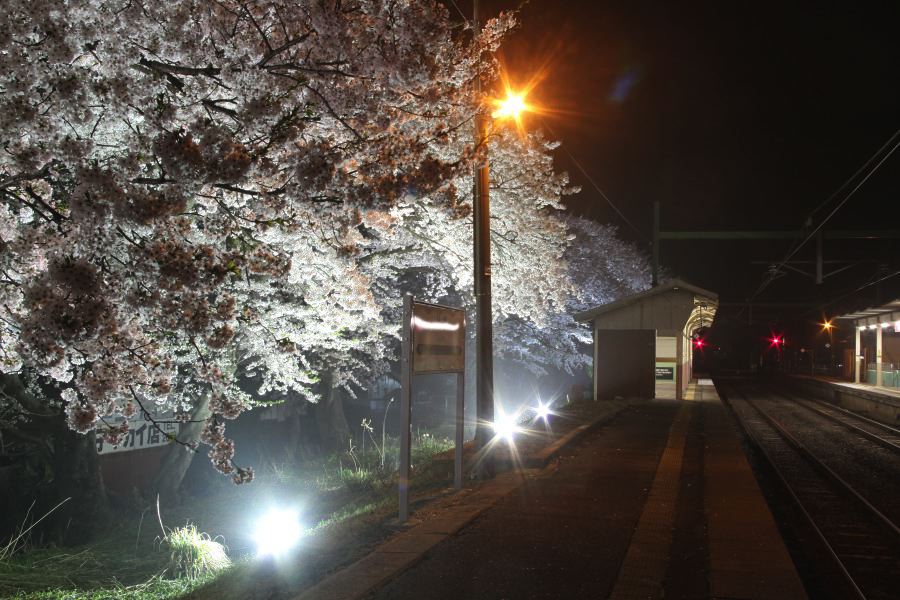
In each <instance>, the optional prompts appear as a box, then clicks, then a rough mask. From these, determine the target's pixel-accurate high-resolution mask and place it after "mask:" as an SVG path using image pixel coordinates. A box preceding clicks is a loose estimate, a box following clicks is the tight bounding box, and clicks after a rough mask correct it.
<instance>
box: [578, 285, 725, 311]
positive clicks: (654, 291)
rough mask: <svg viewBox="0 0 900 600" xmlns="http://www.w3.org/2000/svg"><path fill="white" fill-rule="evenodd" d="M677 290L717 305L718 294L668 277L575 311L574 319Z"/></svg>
mask: <svg viewBox="0 0 900 600" xmlns="http://www.w3.org/2000/svg"><path fill="white" fill-rule="evenodd" d="M679 290H685V291H688V292H691V293H692V294H694V295H695V296H701V297H702V298H704V299H706V300H709V301H710V303H712V304H715V305H717V306H718V303H719V295H718V294H716V293H714V292H710V291H709V290H705V289H703V288H700V287H697V286H695V285H693V284H690V283H688V282H686V281H684V280H683V279H669V280H668V281H665V282H663V283H661V284H659V285H657V286H656V287H652V288H650V289H647V290H644V291H643V292H638V293H637V294H632V295H631V296H626V297H625V298H620V299H619V300H616V301H614V302H610V303H608V304H601V305H600V306H596V307H594V308H591V309H589V310H586V311H583V312H580V313H576V314H575V320H576V321H591V320H593V319H594V318H595V317H597V316H599V315H602V314H604V313H608V312H612V311H614V310H618V309H620V308H624V307H626V306H630V305H632V304H636V303H638V302H642V301H644V300H646V299H648V298H651V297H653V296H656V295H659V294H665V293H667V292H675V291H679Z"/></svg>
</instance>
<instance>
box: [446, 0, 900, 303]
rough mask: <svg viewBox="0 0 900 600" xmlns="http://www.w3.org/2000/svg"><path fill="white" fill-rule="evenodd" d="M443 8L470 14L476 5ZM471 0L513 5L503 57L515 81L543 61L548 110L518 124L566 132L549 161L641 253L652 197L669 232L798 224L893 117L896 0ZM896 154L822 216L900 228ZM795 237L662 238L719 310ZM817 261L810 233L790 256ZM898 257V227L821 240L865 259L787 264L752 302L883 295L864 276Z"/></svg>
mask: <svg viewBox="0 0 900 600" xmlns="http://www.w3.org/2000/svg"><path fill="white" fill-rule="evenodd" d="M445 3H446V4H447V5H448V7H449V8H450V10H451V13H453V14H454V15H455V16H456V18H459V19H461V17H460V14H463V13H464V14H465V15H466V16H467V17H471V15H472V12H471V11H472V1H471V0H468V1H466V0H455V3H454V2H453V1H451V0H446V2H445ZM480 4H481V14H482V17H483V18H484V17H490V16H494V15H496V14H497V13H498V12H499V11H500V10H508V9H514V8H516V7H519V6H520V5H521V11H520V21H521V26H520V28H519V29H518V31H517V32H516V33H515V34H514V35H513V36H512V37H511V39H510V40H509V41H508V43H507V44H506V45H505V46H504V48H503V50H502V52H501V60H502V61H503V63H504V64H505V65H506V70H507V72H508V73H509V76H510V78H511V79H512V80H513V81H514V82H516V81H518V82H525V81H527V80H528V79H529V78H530V77H532V76H533V75H534V73H536V72H539V71H542V70H543V71H544V77H543V79H542V81H541V82H540V84H539V85H538V86H537V87H536V88H535V89H534V91H533V92H532V95H531V97H530V100H531V101H532V102H535V103H538V104H540V105H542V106H544V107H546V108H547V109H548V113H547V114H544V115H541V116H536V117H530V118H529V120H528V122H527V124H526V126H527V127H529V128H543V129H544V130H545V131H546V132H547V134H548V136H550V137H553V138H555V139H558V140H560V141H562V143H563V148H561V149H560V150H557V152H556V154H557V160H558V165H559V167H560V168H561V169H564V170H566V171H568V172H569V173H570V175H571V177H572V179H573V181H574V182H575V183H576V184H578V185H580V186H581V187H582V191H581V193H579V194H577V195H575V196H573V197H571V198H569V199H568V205H569V207H570V209H571V210H572V211H574V212H576V213H579V214H582V215H585V216H588V217H590V218H592V219H595V220H597V221H600V222H605V223H606V222H608V223H614V224H617V225H619V226H620V233H621V235H622V236H623V237H624V238H626V239H629V240H633V241H635V242H637V243H639V244H641V245H642V247H644V248H646V249H647V251H648V252H649V248H650V245H649V238H650V235H651V228H652V220H651V219H652V204H653V201H654V200H659V201H660V202H661V205H662V228H663V229H664V230H697V229H766V230H768V229H799V228H800V227H801V226H802V225H803V224H804V222H805V221H806V220H807V218H808V216H810V213H811V212H812V211H813V209H815V208H816V207H817V206H818V205H820V204H821V203H822V202H823V201H825V200H826V198H828V197H829V195H831V194H832V192H834V191H835V190H836V189H837V188H838V187H840V186H841V184H842V183H844V181H845V180H846V179H848V178H849V177H850V176H851V175H852V174H853V173H854V172H855V171H856V170H857V169H858V168H859V167H860V166H861V165H862V164H863V163H864V162H865V161H866V160H867V159H869V157H870V156H871V155H872V154H874V153H875V151H876V150H877V149H878V148H879V147H880V146H881V145H882V144H884V143H885V142H886V141H887V140H888V139H889V138H890V137H891V136H892V135H893V134H894V132H895V131H897V129H898V128H900V113H898V108H900V82H898V75H900V68H898V67H900V43H898V41H897V40H898V36H897V24H898V23H900V19H898V17H900V4H898V3H896V2H858V3H824V2H767V1H761V2H753V3H750V2H746V3H732V2H679V3H676V2H648V1H642V0H628V1H581V0H567V1H561V0H558V1H551V0H532V1H531V2H527V3H524V4H522V3H521V2H518V1H513V0H482V1H481V3H480ZM573 157H574V158H573ZM575 161H577V163H578V164H580V165H581V167H583V169H584V170H585V171H586V172H587V173H588V174H589V175H590V177H591V178H592V179H594V181H595V182H596V183H597V184H598V185H599V186H600V187H601V188H602V189H603V190H604V191H605V192H606V194H607V195H608V197H609V198H610V199H611V200H612V201H613V202H614V203H615V204H616V205H617V206H618V208H619V209H620V210H621V212H622V213H623V214H624V216H625V218H626V219H627V220H628V221H630V222H631V223H632V224H633V227H632V226H630V225H628V224H627V223H626V222H625V221H624V220H623V219H622V218H621V217H620V216H619V215H617V214H616V213H615V212H614V211H613V209H612V208H611V207H610V206H609V204H608V203H607V202H606V201H605V200H604V199H603V198H602V196H601V195H600V194H599V193H598V192H597V191H596V190H595V189H594V187H593V186H592V185H591V184H590V183H589V181H588V179H587V178H586V176H585V175H584V174H582V173H581V172H580V171H579V167H578V164H576V162H575ZM898 167H900V150H898V151H897V152H896V153H895V154H894V155H893V156H892V157H891V158H889V159H888V160H887V161H886V162H885V163H884V164H883V165H882V166H881V168H880V170H879V171H878V172H877V173H875V174H874V175H873V176H872V177H871V179H870V180H869V181H868V182H867V183H866V184H864V185H863V186H862V187H861V188H860V189H859V191H858V192H856V194H855V195H854V196H853V197H852V198H851V199H850V200H849V201H847V203H846V204H845V205H844V206H843V208H842V209H841V210H840V211H838V212H837V214H836V215H835V216H834V217H832V219H831V220H830V221H829V223H828V225H827V226H826V227H825V229H856V228H867V229H900V227H897V218H898V216H900V215H898V213H900V210H898V206H900V202H898V196H900V194H898V192H900V169H898ZM840 199H841V197H839V198H837V199H836V201H832V202H831V203H830V204H828V205H827V206H826V207H825V208H823V209H821V210H820V211H818V212H817V213H815V214H814V215H813V223H814V224H818V223H819V222H820V221H821V219H823V218H824V217H825V216H826V215H827V213H828V212H830V210H831V208H833V207H834V206H836V204H837V202H838V201H840ZM789 247H790V242H787V241H773V242H710V241H703V242H683V241H664V242H663V243H662V245H661V251H662V263H663V265H664V266H665V267H666V268H667V269H668V270H669V272H670V273H671V274H673V275H677V276H680V277H683V278H685V279H687V280H689V281H691V282H692V283H695V284H697V285H699V286H701V287H705V288H707V289H710V290H712V291H715V292H718V293H719V294H720V296H721V300H722V302H723V307H722V313H721V316H722V317H727V315H728V313H729V311H730V310H731V309H730V307H729V304H730V303H733V302H744V301H745V300H746V299H747V298H748V297H751V296H752V295H753V294H754V292H755V290H757V288H758V287H759V286H760V283H761V282H762V281H763V279H764V277H765V274H766V268H767V267H766V265H764V264H751V261H769V262H779V261H780V260H781V259H782V258H784V256H785V254H786V253H787V251H788V250H789ZM813 256H814V245H813V243H809V244H807V245H806V247H804V248H803V249H802V250H801V251H800V253H799V254H798V255H797V256H796V257H795V258H796V259H805V260H811V259H812V258H813ZM898 257H900V244H898V242H897V241H896V240H892V241H862V242H853V243H840V242H831V243H826V245H825V258H826V259H863V260H864V262H862V263H860V264H858V265H857V266H855V267H853V268H851V269H848V270H847V271H846V272H844V273H842V274H841V275H836V276H834V277H832V278H830V279H828V280H827V281H826V283H825V284H824V285H821V286H816V285H814V284H813V282H812V280H811V279H810V278H806V277H803V276H801V275H795V274H788V275H785V276H783V277H780V278H779V279H777V280H776V281H774V282H773V283H772V284H771V285H769V286H768V287H767V288H766V289H765V290H764V291H763V292H761V293H760V294H759V295H758V296H757V297H756V299H755V300H756V302H757V303H759V306H758V307H757V311H758V312H757V314H762V312H759V311H766V310H768V311H769V312H770V313H773V312H774V313H778V314H776V315H775V316H776V317H784V315H785V314H786V313H790V314H791V315H793V316H794V317H799V318H809V319H811V320H818V319H819V318H820V317H822V316H826V317H827V316H832V315H834V314H840V312H842V311H845V310H851V309H852V308H854V307H856V306H859V305H871V304H875V303H878V302H883V301H887V300H888V299H889V298H890V297H894V296H897V295H900V285H898V281H900V276H895V277H889V278H887V279H885V280H884V281H882V282H881V283H878V284H872V283H871V282H873V281H875V280H877V279H880V278H882V277H885V276H887V275H890V274H891V273H894V272H896V271H897V270H898V269H900V264H898V263H900V261H898ZM826 271H827V269H826ZM862 286H865V287H862ZM860 287H862V289H858V288H860ZM766 304H778V305H779V306H769V308H765V305H766ZM796 304H799V306H792V305H796ZM789 305H790V306H789ZM740 311H741V309H740V307H736V308H735V309H734V310H733V311H731V312H732V313H734V314H732V315H731V316H732V317H735V316H737V315H738V313H740ZM739 318H740V319H742V320H743V319H746V314H740V316H739Z"/></svg>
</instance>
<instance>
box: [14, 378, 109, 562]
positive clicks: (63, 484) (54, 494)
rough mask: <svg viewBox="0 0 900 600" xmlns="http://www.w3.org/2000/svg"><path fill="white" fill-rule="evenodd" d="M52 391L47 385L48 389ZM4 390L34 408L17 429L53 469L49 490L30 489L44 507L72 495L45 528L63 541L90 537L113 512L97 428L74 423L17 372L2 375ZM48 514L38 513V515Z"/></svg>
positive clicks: (78, 541)
mask: <svg viewBox="0 0 900 600" xmlns="http://www.w3.org/2000/svg"><path fill="white" fill-rule="evenodd" d="M51 391H52V390H50V389H45V390H44V394H46V393H49V392H51ZM0 392H2V393H3V394H5V395H7V396H9V397H10V398H12V399H13V400H14V401H16V402H18V403H19V404H20V405H21V406H22V407H23V408H24V409H25V410H27V411H28V412H29V413H30V414H31V418H30V420H29V421H28V422H25V423H21V424H17V425H16V426H15V427H16V430H14V431H12V432H11V433H13V434H14V435H16V437H17V439H18V440H19V441H23V442H26V443H30V444H32V445H33V446H34V447H35V449H36V450H37V452H38V455H39V456H40V457H41V459H40V460H41V463H43V464H44V465H46V467H47V468H48V470H49V472H50V473H52V479H50V480H48V483H49V487H47V488H45V490H46V492H44V493H43V494H41V493H40V492H38V491H37V490H29V491H27V492H30V493H33V494H35V495H40V496H42V502H43V503H42V502H38V503H37V506H39V507H40V509H39V510H44V511H49V510H51V509H53V507H55V506H56V505H58V504H59V503H60V502H63V501H64V500H66V498H69V500H67V501H65V503H64V504H62V505H61V506H60V507H59V508H57V509H56V510H54V511H53V513H52V514H50V515H49V516H48V517H47V519H46V520H45V522H44V523H42V527H41V530H42V531H43V532H44V533H45V534H47V537H48V538H50V539H55V540H56V541H58V542H59V543H65V544H73V543H81V542H84V541H87V540H89V539H90V538H91V537H92V536H93V534H94V532H95V531H97V530H99V528H100V527H102V526H103V525H104V523H105V522H106V521H107V519H108V517H109V501H108V498H107V495H106V488H105V487H104V485H103V476H102V474H101V472H100V459H99V456H98V454H97V442H96V438H95V436H94V433H93V432H91V433H88V434H82V433H76V432H74V431H72V430H71V429H69V426H68V423H67V422H66V417H65V415H64V414H63V413H62V412H58V411H56V410H55V409H51V408H50V404H49V402H48V401H47V400H48V399H47V398H46V397H36V396H33V395H32V394H31V393H29V392H28V390H27V389H26V388H25V386H24V385H23V384H22V381H21V379H19V377H17V376H15V375H0ZM57 400H59V398H57ZM44 514H45V513H41V514H36V515H32V518H35V519H37V518H40V517H42V516H44Z"/></svg>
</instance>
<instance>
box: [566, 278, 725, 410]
mask: <svg viewBox="0 0 900 600" xmlns="http://www.w3.org/2000/svg"><path fill="white" fill-rule="evenodd" d="M718 305H719V300H718V295H717V294H714V293H713V292H710V291H707V290H704V289H702V288H699V287H696V286H694V285H691V284H689V283H687V282H685V281H682V280H680V279H671V280H669V281H666V282H664V283H661V284H660V285H657V286H655V287H652V288H650V289H648V290H645V291H643V292H639V293H637V294H633V295H631V296H627V297H625V298H621V299H619V300H616V301H615V302H610V303H608V304H602V305H600V306H597V307H595V308H592V309H590V310H586V311H584V312H580V313H578V314H576V315H574V317H575V319H576V320H577V321H582V322H586V323H590V324H591V328H592V329H593V334H594V353H593V354H594V369H593V371H594V372H593V378H594V382H593V385H594V398H595V399H598V400H606V399H612V398H615V397H616V396H621V397H623V398H628V397H642V398H654V397H655V398H671V399H677V400H681V399H682V397H683V395H684V392H685V391H686V390H687V386H688V384H689V383H690V382H691V377H692V364H693V345H692V340H693V337H694V334H695V333H696V332H697V330H698V329H701V328H704V327H709V326H710V325H711V324H712V322H713V319H714V318H715V316H716V310H717V308H718Z"/></svg>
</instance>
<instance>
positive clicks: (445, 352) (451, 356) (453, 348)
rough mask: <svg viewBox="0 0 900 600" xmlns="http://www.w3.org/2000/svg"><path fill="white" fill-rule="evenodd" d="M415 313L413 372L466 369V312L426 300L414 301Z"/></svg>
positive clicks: (453, 371)
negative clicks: (426, 302) (427, 302)
mask: <svg viewBox="0 0 900 600" xmlns="http://www.w3.org/2000/svg"><path fill="white" fill-rule="evenodd" d="M412 313H413V314H412V319H411V321H410V328H411V330H412V369H413V373H416V374H422V373H459V372H461V371H463V370H465V366H466V365H465V349H466V335H465V334H466V313H465V312H463V311H462V310H459V309H457V308H447V307H445V306H438V305H436V304H425V303H422V302H413V305H412Z"/></svg>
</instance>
